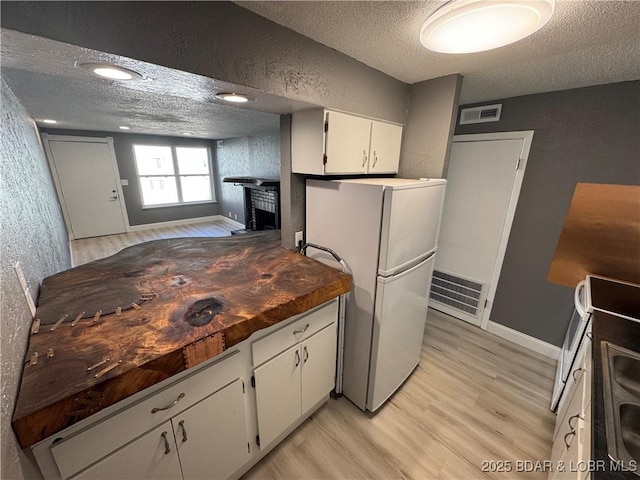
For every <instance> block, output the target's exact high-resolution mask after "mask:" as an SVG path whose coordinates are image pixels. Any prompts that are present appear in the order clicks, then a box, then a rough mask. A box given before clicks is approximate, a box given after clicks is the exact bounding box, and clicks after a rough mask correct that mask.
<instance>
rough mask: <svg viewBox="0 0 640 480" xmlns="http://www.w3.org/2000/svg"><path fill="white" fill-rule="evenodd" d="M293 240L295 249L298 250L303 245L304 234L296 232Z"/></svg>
mask: <svg viewBox="0 0 640 480" xmlns="http://www.w3.org/2000/svg"><path fill="white" fill-rule="evenodd" d="M294 239H295V247H296V248H300V247H301V246H302V244H303V243H304V232H303V231H299V232H296V233H295V237H294Z"/></svg>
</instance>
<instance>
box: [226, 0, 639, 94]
mask: <svg viewBox="0 0 640 480" xmlns="http://www.w3.org/2000/svg"><path fill="white" fill-rule="evenodd" d="M236 3H237V4H238V5H240V6H242V7H244V8H247V9H248V10H251V11H253V12H255V13H257V14H259V15H261V16H263V17H266V18H268V19H270V20H272V21H274V22H276V23H278V24H280V25H283V26H285V27H288V28H290V29H292V30H294V31H296V32H298V33H300V34H302V35H305V36H307V37H310V38H312V39H313V40H316V41H317V42H320V43H322V44H324V45H326V46H328V47H331V48H334V49H336V50H338V51H340V52H342V53H345V54H346V55H349V56H350V57H353V58H355V59H357V60H359V61H361V62H362V63H365V64H366V65H369V66H371V67H373V68H375V69H377V70H380V71H382V72H384V73H386V74H388V75H390V76H392V77H395V78H397V79H399V80H402V81H403V82H406V83H410V84H411V83H416V82H420V81H422V80H427V79H431V78H437V77H441V76H444V75H448V74H452V73H461V74H462V75H463V76H464V81H463V85H462V94H461V103H472V102H481V101H487V100H491V99H496V98H507V97H513V96H519V95H526V94H531V93H541V92H549V91H555V90H563V89H568V88H577V87H583V86H588V85H597V84H604V83H612V82H619V81H626V80H634V79H637V78H640V1H636V0H631V1H610V0H573V1H568V0H556V9H555V13H554V16H553V17H552V19H551V20H550V21H549V23H548V24H547V25H546V26H545V27H544V28H543V29H541V30H539V31H538V32H536V33H535V34H534V35H532V36H531V37H529V38H526V39H524V40H521V41H520V42H517V43H515V44H512V45H508V46H506V47H502V48H499V49H497V50H493V51H488V52H481V53H474V54H466V55H447V54H441V53H435V52H430V51H429V50H426V49H425V48H423V47H422V46H421V44H420V41H419V34H420V28H421V26H422V23H423V22H424V20H425V19H426V18H427V17H428V16H429V14H430V13H431V12H433V11H434V10H435V9H436V8H437V7H438V6H440V5H441V4H442V3H445V2H441V1H433V0H428V1H414V2H402V1H319V2H318V1H305V2H261V1H249V2H236Z"/></svg>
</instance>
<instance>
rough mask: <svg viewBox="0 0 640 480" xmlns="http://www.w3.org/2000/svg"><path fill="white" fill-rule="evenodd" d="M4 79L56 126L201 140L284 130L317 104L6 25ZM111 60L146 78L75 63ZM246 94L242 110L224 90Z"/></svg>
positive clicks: (40, 116) (36, 112) (32, 110)
mask: <svg viewBox="0 0 640 480" xmlns="http://www.w3.org/2000/svg"><path fill="white" fill-rule="evenodd" d="M1 43H2V44H1V50H0V55H1V57H2V77H3V79H4V80H5V81H6V82H7V85H9V88H11V90H12V91H13V93H14V94H15V95H16V97H18V99H19V100H20V102H21V103H22V104H23V105H24V107H25V108H26V110H27V112H28V113H29V115H31V116H32V117H33V118H34V119H36V121H38V123H39V124H40V125H43V124H42V123H41V122H40V121H41V120H42V119H45V118H52V119H56V120H58V121H59V123H58V124H57V125H55V126H51V127H52V128H62V129H80V130H97V131H106V132H117V131H119V129H118V127H119V126H120V125H126V126H129V127H131V130H129V131H128V133H145V134H156V135H169V136H182V135H183V133H184V132H189V133H191V134H192V135H193V137H195V138H211V139H221V138H231V137H239V136H247V135H257V134H263V133H277V132H279V128H280V127H279V125H280V120H279V114H281V113H287V112H291V111H295V110H300V109H304V108H310V107H311V106H312V105H311V104H307V103H305V102H299V101H295V100H289V99H285V98H282V97H277V96H274V95H268V94H265V93H262V92H259V91H257V90H253V89H250V88H246V87H238V86H236V85H232V84H230V83H226V82H220V81H217V80H213V79H211V78H207V77H202V76H199V75H194V74H191V73H186V72H182V71H179V70H174V69H171V68H167V67H161V66H158V65H153V64H150V63H146V62H140V61H137V60H132V59H130V58H124V57H119V56H117V55H111V54H106V53H102V52H97V51H95V50H90V49H86V48H82V47H77V46H74V45H69V44H66V43H61V42H56V41H53V40H48V39H44V38H41V37H36V36H32V35H27V34H24V33H20V32H15V31H12V30H6V29H3V30H2V37H1ZM83 62H111V63H116V64H118V65H122V66H124V67H127V68H130V69H132V70H134V71H136V72H139V73H141V74H143V75H144V76H145V77H146V79H145V80H142V81H129V82H115V81H112V80H108V79H103V78H100V77H96V76H94V75H93V74H91V73H90V72H89V71H87V70H85V69H83V68H80V67H78V66H76V63H78V64H79V63H83ZM227 91H233V92H237V93H245V94H247V95H249V96H250V97H252V98H254V99H255V101H252V102H250V103H248V104H247V105H246V106H242V107H236V106H230V105H229V104H227V103H225V102H222V101H220V100H217V99H215V94H216V93H218V92H227Z"/></svg>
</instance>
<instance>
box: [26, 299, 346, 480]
mask: <svg viewBox="0 0 640 480" xmlns="http://www.w3.org/2000/svg"><path fill="white" fill-rule="evenodd" d="M337 318H338V300H337V299H334V300H332V301H329V302H327V303H326V304H324V305H321V306H319V307H316V308H314V309H312V310H311V311H309V312H306V313H304V314H301V315H298V316H296V317H293V318H291V319H289V320H285V321H283V322H281V323H279V324H276V325H273V326H272V327H269V328H267V329H264V330H260V331H258V332H255V333H254V335H253V336H252V337H251V338H250V339H248V340H246V341H244V342H240V343H239V344H237V345H235V346H234V347H233V348H234V351H232V352H226V353H225V355H224V356H223V357H222V358H220V359H217V360H213V361H211V362H208V363H207V364H206V365H203V366H201V367H200V368H197V369H193V371H186V372H183V373H182V374H179V375H178V376H176V377H175V378H174V379H168V380H167V381H166V382H165V383H164V384H161V385H157V386H156V387H152V388H151V389H149V390H148V391H147V393H146V394H143V392H140V394H139V395H137V396H135V397H133V398H131V399H127V400H123V401H122V402H121V403H120V404H119V405H114V406H112V407H109V408H108V409H105V410H104V411H102V412H99V413H98V414H96V415H95V416H94V417H89V418H87V419H85V420H83V421H81V422H78V423H77V424H75V425H73V426H71V427H69V428H68V429H66V430H63V431H62V432H59V433H57V434H56V435H54V436H52V437H49V438H47V439H45V440H43V441H42V442H40V443H38V444H36V445H34V446H33V447H32V451H33V454H34V457H35V458H36V461H37V462H38V466H39V467H40V470H41V472H42V474H43V476H44V478H45V479H46V480H67V479H68V480H80V479H82V480H95V479H105V480H106V479H114V480H115V479H118V480H120V479H131V480H133V479H136V480H137V479H184V480H195V479H226V478H238V477H239V476H240V475H242V474H243V473H244V472H246V471H247V470H248V469H249V468H251V466H253V465H255V463H257V462H258V461H259V460H260V459H261V458H262V457H264V455H266V453H268V451H269V448H272V447H273V446H275V442H273V440H274V439H275V438H276V437H278V436H279V435H281V434H282V433H283V432H284V431H285V430H287V429H289V430H292V429H293V428H294V424H295V423H296V422H301V421H302V420H303V418H302V417H303V416H305V415H306V416H308V415H310V414H311V413H312V412H313V410H312V408H313V407H318V406H319V405H320V404H321V401H322V400H323V398H326V397H328V394H329V392H330V391H331V390H332V389H333V387H334V382H335V368H336V343H337V342H336V322H337ZM252 375H253V376H254V377H255V382H256V388H255V390H254V389H253V388H251V387H250V386H249V384H248V382H246V381H245V379H249V378H250V377H251V376H252ZM256 416H257V418H256ZM254 438H255V439H256V440H257V439H258V438H261V439H262V442H261V443H260V448H255V443H254ZM270 443H272V445H271V447H268V444H270Z"/></svg>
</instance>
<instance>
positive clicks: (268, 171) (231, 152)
mask: <svg viewBox="0 0 640 480" xmlns="http://www.w3.org/2000/svg"><path fill="white" fill-rule="evenodd" d="M216 158H217V162H218V174H219V175H220V190H219V193H220V195H219V202H220V214H221V215H225V216H227V217H230V218H232V219H233V220H237V221H238V222H240V223H242V224H244V223H245V218H244V188H242V187H239V186H236V185H234V184H233V183H223V182H222V179H223V178H224V177H259V178H270V179H274V180H279V179H280V137H279V136H278V135H259V136H254V137H243V138H229V139H227V140H224V141H223V147H222V148H217V150H216Z"/></svg>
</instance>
